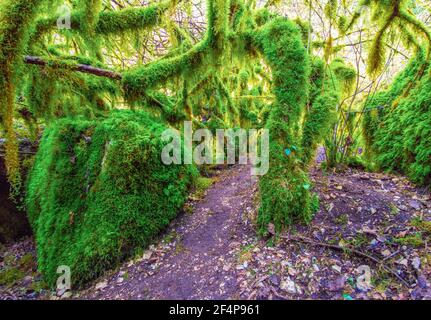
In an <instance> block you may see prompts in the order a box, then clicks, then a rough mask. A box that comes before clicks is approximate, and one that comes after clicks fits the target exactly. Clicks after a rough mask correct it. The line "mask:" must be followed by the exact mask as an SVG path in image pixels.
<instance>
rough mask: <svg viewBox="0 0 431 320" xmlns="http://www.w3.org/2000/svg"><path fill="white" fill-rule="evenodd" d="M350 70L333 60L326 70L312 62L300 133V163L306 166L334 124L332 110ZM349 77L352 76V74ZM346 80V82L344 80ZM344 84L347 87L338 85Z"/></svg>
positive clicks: (316, 61) (314, 61)
mask: <svg viewBox="0 0 431 320" xmlns="http://www.w3.org/2000/svg"><path fill="white" fill-rule="evenodd" d="M351 72H352V70H351V69H350V68H348V67H346V66H345V65H344V64H343V63H342V62H340V61H338V60H335V61H334V62H333V63H332V64H331V65H330V66H329V68H326V67H325V63H324V62H323V61H322V60H320V59H317V58H315V59H313V61H312V72H311V77H310V79H311V90H310V91H311V92H310V101H309V106H308V108H307V109H308V110H307V113H306V115H305V119H304V125H303V132H302V142H301V148H302V161H303V162H304V164H305V165H308V164H310V162H311V161H312V160H313V158H314V155H315V153H316V149H317V147H318V145H319V143H321V142H322V140H323V139H324V138H326V137H327V136H328V134H329V132H330V129H331V127H332V125H333V124H334V123H335V120H336V117H335V111H336V106H337V104H338V103H339V101H340V98H341V91H342V90H343V87H345V86H350V81H351ZM353 76H356V74H355V72H353ZM345 79H346V80H345ZM344 82H346V83H347V85H342V83H344Z"/></svg>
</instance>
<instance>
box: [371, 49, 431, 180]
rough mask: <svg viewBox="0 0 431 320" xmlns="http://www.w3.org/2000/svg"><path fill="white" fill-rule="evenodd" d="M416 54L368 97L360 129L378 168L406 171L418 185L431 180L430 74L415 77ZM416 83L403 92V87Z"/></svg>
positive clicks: (418, 63)
mask: <svg viewBox="0 0 431 320" xmlns="http://www.w3.org/2000/svg"><path fill="white" fill-rule="evenodd" d="M423 64H424V61H423V58H422V57H421V56H419V57H418V58H417V59H415V60H413V61H412V62H411V63H410V65H409V66H408V67H407V68H406V70H405V71H403V72H402V73H401V74H400V75H399V76H398V77H397V78H396V80H395V81H394V84H393V85H392V87H391V88H390V89H389V90H388V91H386V92H381V93H379V94H378V95H376V96H375V97H374V98H373V99H372V100H370V101H369V104H368V105H367V106H369V107H374V108H375V107H379V106H381V107H384V108H382V109H381V110H378V109H377V110H373V111H371V112H368V113H367V114H366V116H365V118H364V121H363V131H364V136H365V138H366V142H367V146H368V148H369V150H368V151H369V152H371V153H372V155H373V156H372V159H373V160H374V161H375V162H376V163H377V165H378V166H379V167H380V168H381V169H388V170H394V171H400V172H404V173H406V174H407V175H408V176H409V177H410V178H411V179H412V180H413V181H414V182H416V183H418V184H420V185H427V186H429V185H430V184H431V128H430V122H429V119H430V117H431V78H430V77H429V76H424V77H422V78H421V79H420V80H417V72H418V70H420V69H421V68H423ZM412 82H417V83H415V86H414V87H412V89H411V90H410V91H409V92H408V94H407V96H406V90H405V89H406V87H409V86H411V83H412Z"/></svg>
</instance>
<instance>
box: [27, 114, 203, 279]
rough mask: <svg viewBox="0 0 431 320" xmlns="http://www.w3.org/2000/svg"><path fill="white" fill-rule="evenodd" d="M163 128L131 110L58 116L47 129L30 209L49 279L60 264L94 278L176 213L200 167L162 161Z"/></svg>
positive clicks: (145, 242) (33, 178)
mask: <svg viewBox="0 0 431 320" xmlns="http://www.w3.org/2000/svg"><path fill="white" fill-rule="evenodd" d="M164 130H165V127H164V126H163V125H161V124H159V123H158V122H157V121H156V120H155V119H153V118H151V117H149V116H148V115H146V114H145V113H142V112H132V111H117V112H113V114H112V116H110V117H109V118H106V119H99V120H98V121H86V120H78V119H77V120H70V119H64V120H59V121H58V122H55V123H53V124H52V125H51V126H49V127H48V128H47V129H46V130H45V133H44V137H43V139H42V142H41V145H40V150H39V152H38V154H37V157H36V161H35V165H34V167H33V170H32V171H31V173H30V175H29V181H28V196H27V209H28V216H29V219H30V222H31V224H32V226H33V228H34V232H35V235H36V242H37V250H38V264H39V269H40V271H41V272H42V273H43V274H44V276H45V278H46V281H47V283H49V284H50V285H51V286H52V285H54V283H55V279H56V278H57V274H56V270H57V267H58V266H60V265H67V266H70V268H71V270H72V280H73V285H74V286H80V285H82V284H83V283H85V282H86V281H88V280H91V279H94V278H95V277H97V276H99V275H100V274H101V273H102V272H103V271H104V270H106V269H107V268H111V267H114V266H116V265H117V264H118V263H120V262H121V261H123V260H124V259H125V258H126V257H129V256H131V255H132V254H133V253H134V251H135V250H137V248H143V247H145V246H146V245H148V244H149V242H150V241H151V239H152V238H153V237H154V236H156V235H157V234H158V233H159V232H160V231H161V230H162V229H163V228H164V227H165V226H166V225H167V224H168V223H169V221H170V220H171V219H172V218H174V217H175V216H176V214H177V212H178V210H179V209H180V208H181V206H182V205H183V203H184V201H185V199H186V196H187V189H188V186H189V185H190V184H191V181H192V178H193V177H194V176H195V175H196V170H195V169H194V167H191V166H165V165H164V164H163V163H162V162H161V159H160V154H161V152H162V149H163V147H164V145H165V143H164V142H163V141H161V133H162V132H163V131H164Z"/></svg>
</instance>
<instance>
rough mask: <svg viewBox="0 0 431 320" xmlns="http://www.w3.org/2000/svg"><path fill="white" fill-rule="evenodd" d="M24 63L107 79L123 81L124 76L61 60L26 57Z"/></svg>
mask: <svg viewBox="0 0 431 320" xmlns="http://www.w3.org/2000/svg"><path fill="white" fill-rule="evenodd" d="M24 62H25V63H27V64H31V65H37V66H42V67H45V66H49V67H51V68H57V69H68V70H71V71H77V72H82V73H87V74H92V75H95V76H98V77H105V78H109V79H113V80H121V79H123V76H122V75H121V73H118V72H115V71H111V70H106V69H100V68H96V67H93V66H90V65H86V64H72V63H70V62H64V61H61V60H44V59H43V58H40V57H33V56H25V57H24Z"/></svg>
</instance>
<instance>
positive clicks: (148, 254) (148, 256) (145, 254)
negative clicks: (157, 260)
mask: <svg viewBox="0 0 431 320" xmlns="http://www.w3.org/2000/svg"><path fill="white" fill-rule="evenodd" d="M152 255H153V253H152V252H151V251H150V250H147V251H145V252H144V255H143V256H142V260H150V259H151V256H152Z"/></svg>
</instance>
